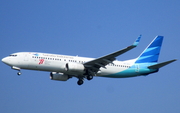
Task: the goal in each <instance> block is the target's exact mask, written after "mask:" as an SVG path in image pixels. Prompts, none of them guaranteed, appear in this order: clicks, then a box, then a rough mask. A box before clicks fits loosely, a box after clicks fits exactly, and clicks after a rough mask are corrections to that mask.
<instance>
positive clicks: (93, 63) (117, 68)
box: [2, 36, 176, 85]
mask: <svg viewBox="0 0 180 113" xmlns="http://www.w3.org/2000/svg"><path fill="white" fill-rule="evenodd" d="M140 38H141V36H139V37H138V38H137V39H136V41H135V42H134V43H133V44H132V45H130V46H128V47H126V48H124V49H122V50H119V51H117V52H114V53H111V54H108V55H105V56H102V57H99V58H86V57H79V56H67V55H58V54H48V53H40V52H18V53H13V54H11V55H9V56H7V57H5V58H3V59H2V62H3V63H5V64H7V65H9V66H10V67H11V68H12V69H15V70H18V73H17V74H18V75H20V74H21V71H20V70H21V69H28V70H39V71H48V72H50V79H52V80H59V81H67V80H68V79H69V78H72V77H76V78H78V81H77V84H78V85H82V84H83V82H84V80H85V79H87V80H91V79H93V77H95V76H97V77H109V78H127V77H136V76H145V75H148V74H151V73H156V72H158V71H159V68H161V67H163V66H165V65H167V64H169V63H172V62H174V61H176V59H174V60H169V61H166V62H162V63H158V58H159V54H160V49H161V45H162V41H163V36H156V37H155V38H154V40H153V41H152V42H151V43H150V44H149V45H148V46H147V48H146V49H145V50H144V51H143V52H142V53H141V54H140V55H139V56H138V57H137V58H135V59H131V60H125V61H118V60H116V57H117V56H119V55H122V54H123V53H125V52H127V51H129V50H131V49H133V48H135V47H136V46H137V45H138V43H139V41H140Z"/></svg>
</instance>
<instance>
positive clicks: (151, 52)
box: [135, 36, 163, 63]
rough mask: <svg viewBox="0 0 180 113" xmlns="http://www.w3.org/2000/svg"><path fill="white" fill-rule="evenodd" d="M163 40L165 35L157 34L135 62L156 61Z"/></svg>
mask: <svg viewBox="0 0 180 113" xmlns="http://www.w3.org/2000/svg"><path fill="white" fill-rule="evenodd" d="M162 42H163V36H156V37H155V38H154V40H153V41H152V42H151V43H150V44H149V45H148V46H147V48H146V49H145V50H144V51H143V52H142V53H141V55H140V56H139V57H138V58H137V60H136V62H135V63H156V62H157V61H158V58H159V54H160V50H161V46H162Z"/></svg>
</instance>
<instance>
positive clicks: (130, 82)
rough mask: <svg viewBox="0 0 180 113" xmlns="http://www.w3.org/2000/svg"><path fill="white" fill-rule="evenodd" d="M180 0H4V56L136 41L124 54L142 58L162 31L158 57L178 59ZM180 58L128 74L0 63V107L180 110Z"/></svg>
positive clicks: (141, 112) (95, 50) (98, 51)
mask: <svg viewBox="0 0 180 113" xmlns="http://www.w3.org/2000/svg"><path fill="white" fill-rule="evenodd" d="M179 30H180V1H179V0H151V1H147V0H124V1H122V0H100V1H99V0H90V1H86V0H57V1H56V0H31V1H26V0H25V1H24V0H12V1H9V0H1V1H0V52H1V54H0V58H3V57H6V56H8V55H9V54H11V53H14V52H24V51H33V52H46V53H56V54H65V55H74V56H75V55H79V56H85V57H94V58H96V57H100V56H103V55H106V54H109V53H111V52H114V51H117V50H120V49H122V48H124V47H126V46H129V45H130V44H132V43H133V41H134V40H135V39H136V38H137V37H138V36H139V35H140V34H142V39H141V42H140V44H139V45H138V47H137V48H135V49H133V50H131V51H129V52H127V53H125V54H123V55H121V56H119V57H118V60H127V59H133V58H136V57H137V56H138V55H139V54H140V53H141V52H142V51H143V50H144V48H145V47H146V46H147V45H148V44H149V43H150V42H151V41H152V40H153V38H154V37H155V36H156V35H163V36H164V37H165V38H164V42H163V46H162V50H161V55H160V59H159V62H163V61H166V60H171V59H174V58H177V59H179V58H180V53H179V48H180V46H179V45H180V38H179V37H180V31H179ZM178 64H179V61H176V62H174V63H172V64H170V65H168V66H166V67H163V68H162V69H160V71H159V72H158V73H155V74H151V75H149V76H146V77H144V76H141V77H135V78H125V79H111V78H98V77H95V78H94V79H93V80H91V81H87V80H85V83H84V84H83V85H82V86H78V85H77V83H76V82H77V79H76V78H72V79H70V80H68V81H67V82H61V81H53V80H50V79H49V72H40V71H29V70H22V75H21V76H17V74H16V73H17V71H16V70H12V69H11V68H10V67H9V66H7V65H5V64H3V63H2V62H1V63H0V67H1V69H0V73H1V75H0V112H1V113H50V112H51V113H73V112H83V113H117V112H122V113H178V112H180V74H179V65H178Z"/></svg>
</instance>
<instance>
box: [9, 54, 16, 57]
mask: <svg viewBox="0 0 180 113" xmlns="http://www.w3.org/2000/svg"><path fill="white" fill-rule="evenodd" d="M9 56H12V57H16V56H17V55H13V54H12V55H9Z"/></svg>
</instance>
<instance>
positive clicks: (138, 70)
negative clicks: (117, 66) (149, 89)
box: [100, 63, 158, 78]
mask: <svg viewBox="0 0 180 113" xmlns="http://www.w3.org/2000/svg"><path fill="white" fill-rule="evenodd" d="M149 64H150V63H143V64H142V63H141V64H135V65H133V66H131V67H130V68H128V69H126V70H124V71H121V72H118V73H115V74H110V75H103V76H100V77H110V78H128V77H136V76H140V75H148V74H150V73H154V72H157V71H158V69H149V68H147V66H149ZM152 64H154V63H151V65H152Z"/></svg>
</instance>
